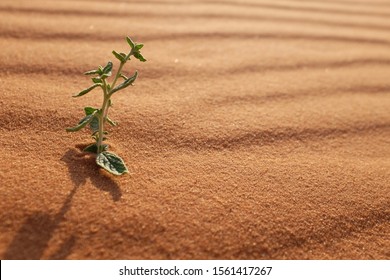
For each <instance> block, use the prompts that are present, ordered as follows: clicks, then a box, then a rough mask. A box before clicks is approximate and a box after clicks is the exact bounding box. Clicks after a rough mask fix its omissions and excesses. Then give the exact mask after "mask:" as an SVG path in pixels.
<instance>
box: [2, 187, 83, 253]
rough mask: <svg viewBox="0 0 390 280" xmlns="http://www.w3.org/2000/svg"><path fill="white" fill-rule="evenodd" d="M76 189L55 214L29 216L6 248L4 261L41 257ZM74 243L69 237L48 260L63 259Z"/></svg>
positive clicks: (66, 210) (71, 237)
mask: <svg viewBox="0 0 390 280" xmlns="http://www.w3.org/2000/svg"><path fill="white" fill-rule="evenodd" d="M77 189H78V186H75V187H74V188H73V189H72V191H71V192H70V194H69V195H68V196H67V198H66V199H65V202H64V203H63V205H62V207H61V209H60V211H58V213H57V214H55V215H51V214H48V213H44V212H41V211H36V212H34V213H32V214H31V215H29V216H28V217H27V219H26V220H25V221H24V223H23V225H22V226H21V228H20V229H19V231H18V232H17V233H16V235H15V236H14V238H13V240H12V242H11V243H10V245H9V246H8V248H7V250H6V252H5V254H4V259H12V260H35V259H40V258H41V257H42V256H43V254H44V251H45V249H46V248H47V245H48V243H49V241H50V240H51V239H52V237H53V234H54V231H55V230H56V229H57V228H58V226H59V224H60V223H61V222H62V221H63V220H64V217H65V215H66V213H67V212H68V211H69V209H70V207H71V205H72V199H73V197H74V195H75V193H76V191H77ZM75 243H76V238H75V236H74V235H71V236H70V237H69V238H68V239H67V240H65V241H64V242H63V243H62V244H61V245H60V248H59V249H58V250H57V251H56V252H55V253H53V254H52V255H51V256H49V257H48V258H49V259H65V258H66V257H67V256H68V255H69V254H70V253H71V252H72V248H73V246H74V245H75Z"/></svg>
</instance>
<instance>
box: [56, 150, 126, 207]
mask: <svg viewBox="0 0 390 280" xmlns="http://www.w3.org/2000/svg"><path fill="white" fill-rule="evenodd" d="M86 146H87V145H77V146H76V148H77V149H76V148H73V149H69V150H68V151H67V152H66V153H65V154H64V156H63V157H62V158H61V160H62V161H64V162H65V163H66V165H67V166H68V170H69V176H70V178H71V179H72V181H73V183H74V184H75V186H81V185H84V184H85V183H86V182H87V179H89V180H90V181H91V182H92V184H93V185H94V186H95V187H96V188H98V189H99V190H102V191H104V192H109V193H110V195H111V197H112V200H113V201H118V200H119V199H120V198H121V196H122V192H121V189H120V188H119V185H118V184H117V182H115V181H114V180H113V178H112V175H109V174H107V173H105V172H104V171H102V170H101V169H100V168H99V167H98V166H97V165H96V162H95V157H94V155H92V154H90V153H86V152H83V151H82V149H83V148H85V147H86Z"/></svg>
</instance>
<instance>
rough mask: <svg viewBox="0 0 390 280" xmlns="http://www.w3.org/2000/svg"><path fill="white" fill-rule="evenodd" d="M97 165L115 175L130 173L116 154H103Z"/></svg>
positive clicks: (97, 158)
mask: <svg viewBox="0 0 390 280" xmlns="http://www.w3.org/2000/svg"><path fill="white" fill-rule="evenodd" d="M96 163H97V164H98V165H100V166H101V167H103V168H104V169H105V170H107V171H108V172H110V173H112V174H114V175H122V174H124V173H128V172H129V170H128V169H127V167H126V165H125V162H124V161H123V159H122V158H120V157H119V156H117V155H116V154H114V153H110V152H101V153H100V154H98V156H97V157H96Z"/></svg>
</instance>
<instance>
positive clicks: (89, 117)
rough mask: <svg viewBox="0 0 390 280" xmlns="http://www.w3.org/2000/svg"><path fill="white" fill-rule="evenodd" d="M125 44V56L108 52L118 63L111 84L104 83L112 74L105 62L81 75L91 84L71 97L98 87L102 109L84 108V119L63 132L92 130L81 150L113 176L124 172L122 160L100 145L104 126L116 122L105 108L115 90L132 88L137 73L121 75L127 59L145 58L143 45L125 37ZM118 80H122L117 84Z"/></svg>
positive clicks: (102, 144)
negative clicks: (90, 80)
mask: <svg viewBox="0 0 390 280" xmlns="http://www.w3.org/2000/svg"><path fill="white" fill-rule="evenodd" d="M126 41H127V43H128V44H129V46H130V51H129V53H127V54H126V53H118V52H116V51H112V54H113V55H114V56H115V58H116V59H118V60H119V62H120V65H119V68H118V71H117V72H116V74H115V77H114V79H113V80H112V82H111V83H109V81H108V78H109V77H110V76H111V75H112V69H113V64H112V62H111V61H109V62H108V63H107V65H106V66H104V67H102V66H99V67H98V69H96V70H91V71H88V72H85V73H84V74H85V75H88V76H92V82H93V84H92V86H90V87H89V88H86V89H84V90H82V91H80V92H79V93H78V94H76V95H74V96H73V97H80V96H83V95H85V94H87V93H88V92H90V91H92V90H93V89H95V88H101V89H102V92H103V104H102V107H101V108H100V109H99V108H93V107H85V108H84V112H85V117H84V118H82V119H81V120H80V121H79V123H78V124H77V125H76V126H75V127H71V128H67V129H66V131H68V132H74V131H79V130H80V129H82V128H84V127H86V126H87V125H89V128H90V129H91V131H92V138H93V139H94V140H95V143H93V144H91V145H89V146H87V147H86V148H85V149H84V151H85V152H89V153H93V154H96V163H97V164H98V165H99V166H101V167H103V168H104V169H105V170H107V171H108V172H110V173H112V174H114V175H122V174H124V173H128V169H127V167H126V165H125V163H124V161H123V159H122V158H120V157H119V156H117V155H116V154H114V153H111V152H108V145H106V144H104V143H103V141H104V140H106V137H107V134H108V132H107V131H105V130H104V128H105V124H106V123H109V124H110V125H112V126H116V123H115V122H114V121H112V120H111V119H110V118H109V117H108V109H109V108H110V107H111V106H112V102H111V97H112V95H113V94H114V93H116V92H117V91H120V90H122V89H125V88H126V87H128V86H130V85H133V83H134V81H135V80H136V79H137V75H138V72H137V71H135V73H134V75H132V76H131V77H126V76H125V75H124V74H123V72H122V68H123V66H124V65H125V64H126V62H127V61H129V60H130V59H131V57H134V58H136V59H138V60H140V61H142V62H144V61H146V59H145V58H144V57H143V56H142V54H141V53H140V50H141V49H142V47H143V46H144V45H143V44H140V43H134V42H133V41H132V40H131V39H130V38H129V37H126ZM119 80H121V81H122V80H123V81H122V83H120V84H119V85H117V82H118V81H119Z"/></svg>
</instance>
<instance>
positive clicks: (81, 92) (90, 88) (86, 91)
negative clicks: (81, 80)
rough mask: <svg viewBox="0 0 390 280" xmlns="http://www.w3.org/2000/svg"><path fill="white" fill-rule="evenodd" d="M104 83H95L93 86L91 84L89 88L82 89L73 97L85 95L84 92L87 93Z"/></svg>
mask: <svg viewBox="0 0 390 280" xmlns="http://www.w3.org/2000/svg"><path fill="white" fill-rule="evenodd" d="M101 85H102V84H94V85H92V86H90V87H89V88H86V89H84V90H82V91H80V92H79V93H78V94H77V95H73V97H80V96H83V95H84V94H87V93H88V92H90V91H91V90H93V89H94V88H95V87H98V86H101Z"/></svg>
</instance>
